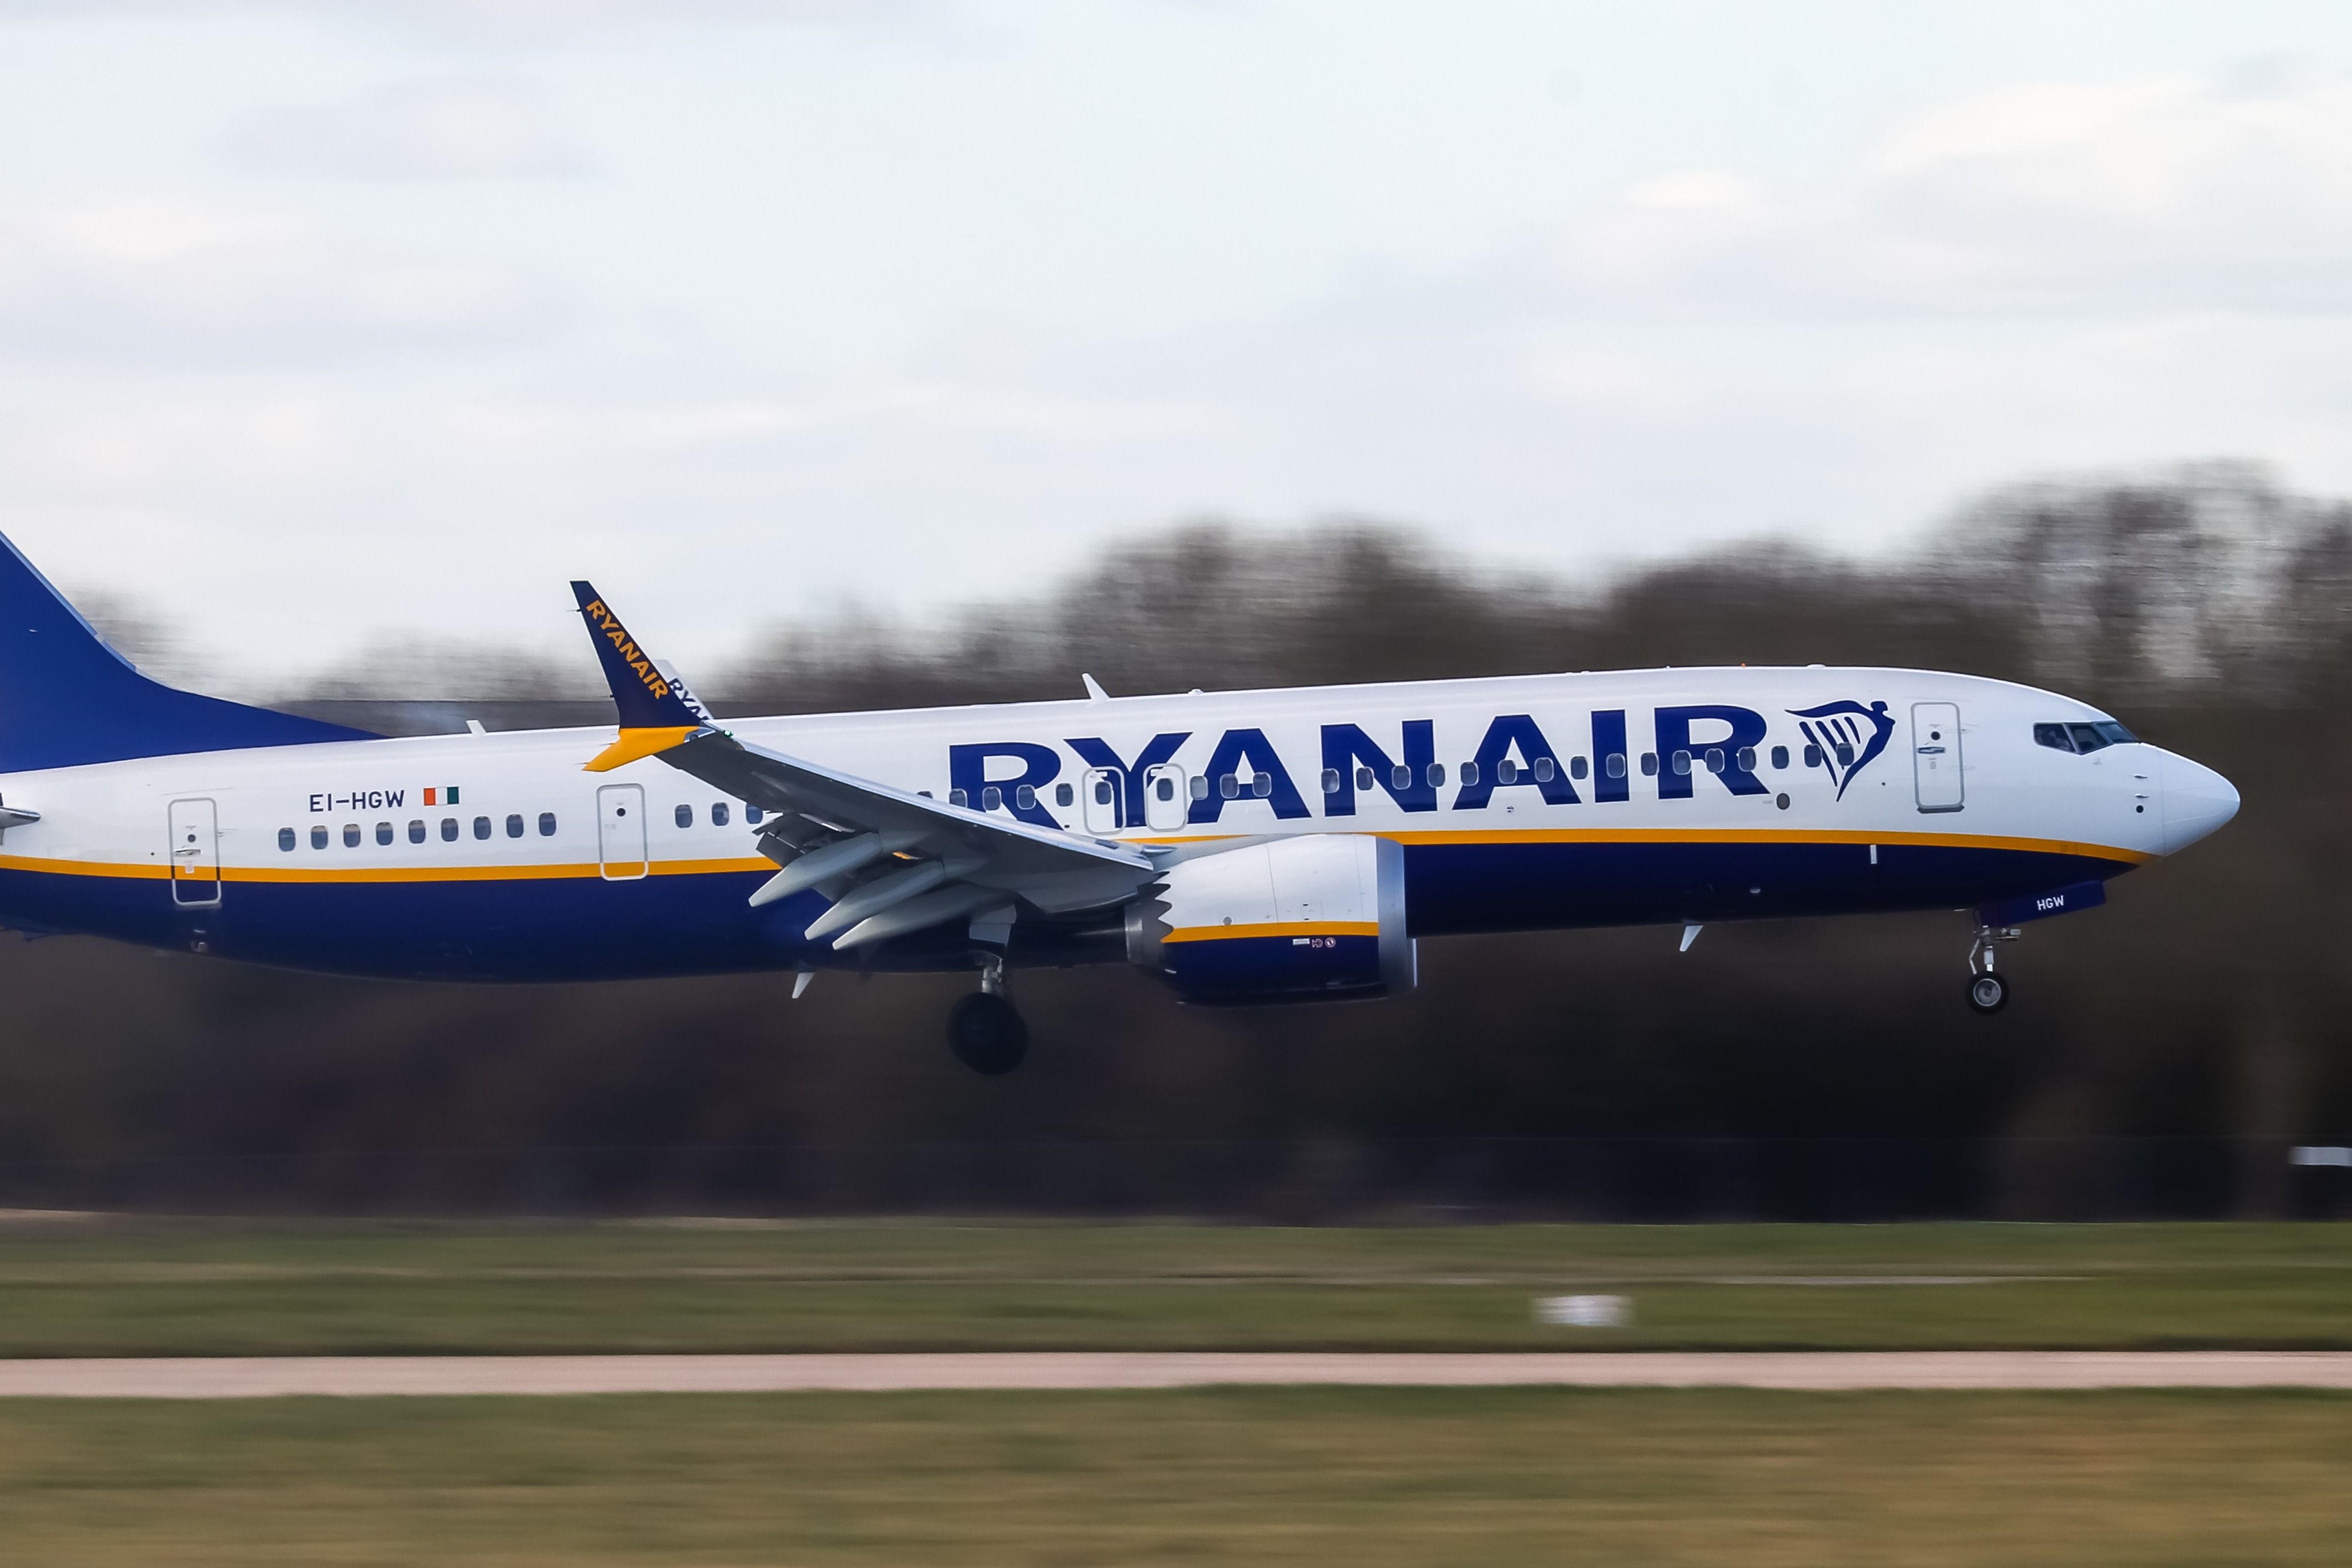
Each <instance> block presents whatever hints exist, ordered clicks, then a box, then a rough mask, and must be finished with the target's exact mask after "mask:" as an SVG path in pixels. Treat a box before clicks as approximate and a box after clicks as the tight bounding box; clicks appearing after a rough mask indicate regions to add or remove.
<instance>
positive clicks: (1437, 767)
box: [1427, 763, 1445, 789]
mask: <svg viewBox="0 0 2352 1568" xmlns="http://www.w3.org/2000/svg"><path fill="white" fill-rule="evenodd" d="M1427 773H1428V778H1429V787H1430V788H1432V789H1443V788H1444V787H1445V764H1444V763H1430V764H1429V767H1428V769H1427Z"/></svg>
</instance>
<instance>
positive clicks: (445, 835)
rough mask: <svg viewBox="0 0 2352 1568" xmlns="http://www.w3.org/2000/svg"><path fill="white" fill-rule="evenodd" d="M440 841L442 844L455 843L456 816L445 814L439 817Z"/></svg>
mask: <svg viewBox="0 0 2352 1568" xmlns="http://www.w3.org/2000/svg"><path fill="white" fill-rule="evenodd" d="M441 842H442V843H444V844H455V843H457V818H456V817H454V816H445V817H443V818H442V819H441Z"/></svg>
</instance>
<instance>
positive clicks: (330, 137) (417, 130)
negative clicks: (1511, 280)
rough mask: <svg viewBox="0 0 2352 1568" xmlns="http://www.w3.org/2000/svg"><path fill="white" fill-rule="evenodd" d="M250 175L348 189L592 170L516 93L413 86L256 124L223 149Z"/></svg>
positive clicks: (498, 88) (505, 85) (275, 113)
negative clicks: (311, 179)
mask: <svg viewBox="0 0 2352 1568" xmlns="http://www.w3.org/2000/svg"><path fill="white" fill-rule="evenodd" d="M227 151H228V153H229V154H230V156H231V157H232V158H233V159H235V160H236V162H238V163H242V164H244V165H246V166H247V167H249V168H253V169H257V170H262V171H265V172H269V173H277V174H319V175H327V176H331V177H341V178H347V179H378V180H417V179H424V180H436V179H545V178H564V177H576V176H579V175H582V174H589V173H591V172H593V167H594V164H593V160H592V159H591V158H590V157H589V156H588V155H587V153H584V152H583V151H582V150H581V149H579V148H578V147H576V146H574V145H572V143H571V142H568V141H567V140H566V139H565V138H564V137H563V136H562V135H561V134H560V133H559V132H557V131H556V130H555V128H554V127H553V125H552V124H551V123H550V121H549V118H548V116H547V113H546V111H545V110H543V109H542V108H541V105H540V104H539V103H538V101H537V100H536V97H535V95H533V94H532V93H531V92H530V89H528V88H526V87H524V86H522V85H520V84H518V83H514V82H503V81H459V82H429V83H410V84H406V85H404V86H400V87H395V88H390V89H383V90H379V91H375V92H371V93H368V94H366V95H364V96H362V97H359V98H355V99H351V100H345V101H343V102H341V103H331V104H320V105H312V106H310V107H305V108H287V109H277V110H269V111H268V112H266V113H263V114H259V115H256V116H255V117H253V118H252V119H250V120H248V121H246V122H245V123H244V124H243V125H241V126H239V127H237V128H236V131H234V132H232V133H231V134H230V136H229V137H228V139H227Z"/></svg>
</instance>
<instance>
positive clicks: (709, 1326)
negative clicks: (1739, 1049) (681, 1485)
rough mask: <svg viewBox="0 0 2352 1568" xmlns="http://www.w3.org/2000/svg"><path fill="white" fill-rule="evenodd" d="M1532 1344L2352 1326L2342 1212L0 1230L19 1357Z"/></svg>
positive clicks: (2318, 1332) (1956, 1338) (2047, 1340)
mask: <svg viewBox="0 0 2352 1568" xmlns="http://www.w3.org/2000/svg"><path fill="white" fill-rule="evenodd" d="M1577 1292H1594V1293H1609V1294H1620V1295H1623V1296H1626V1297H1628V1298H1630V1299H1631V1300H1632V1303H1633V1321H1632V1323H1631V1325H1630V1326H1628V1327H1625V1328H1622V1329H1564V1328H1559V1327H1550V1326H1546V1325H1542V1324H1539V1323H1538V1322H1537V1321H1535V1319H1534V1313H1533V1311H1532V1304H1533V1301H1534V1300H1535V1298H1537V1297H1538V1296H1543V1295H1552V1294H1563V1293H1577ZM1545 1347H1556V1348H1583V1349H1613V1348H1644V1349H1659V1348H1685V1349H1705V1348H1723V1349H1731V1348H1738V1349H1755V1348H1801V1349H1828V1350H1836V1349H1894V1348H1937V1349H1945V1348H1971V1347H2048V1348H2143V1349H2145V1348H2189V1347H2200V1348H2201V1347H2252V1348H2268V1349H2285V1348H2352V1226H2340V1225H2160V1226H2022V1225H1922V1226H1459V1227H1410V1226H1397V1227H1382V1228H1348V1229H1340V1228H1328V1229H1324V1228H1316V1229H1281V1228H1261V1227H1242V1226H1202V1225H1173V1224H1170V1225H1127V1226H1080V1225H1022V1224H1005V1225H979V1224H972V1225H951V1224H936V1223H924V1224H919V1223H870V1222H869V1223H843V1224H785V1225H770V1224H756V1223H742V1222H721V1221H705V1222H692V1221H673V1222H667V1223H607V1224H562V1225H558V1224H523V1223H506V1224H392V1223H363V1222H362V1223H335V1224H327V1223H318V1222H303V1223H262V1222H251V1221H237V1222H230V1221H215V1220H159V1219H135V1220H134V1219H124V1218H96V1217H89V1218H73V1217H65V1218H56V1219H48V1220H39V1219H32V1218H20V1219H17V1220H14V1221H10V1222H5V1223H0V1355H9V1356H46V1355H165V1354H170V1355H207V1354H273V1353H275V1354H295V1353H336V1352H374V1353H398V1352H591V1351H793V1350H953V1349H1022V1348H1034V1349H1049V1348H1050V1349H1129V1348H1164V1349H1217V1348H1266V1349H1273V1348H1286V1349H1288V1348H1296V1349H1374V1350H1376V1349H1450V1350H1478V1349H1496V1350H1500V1349H1528V1348H1545Z"/></svg>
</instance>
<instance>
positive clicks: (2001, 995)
mask: <svg viewBox="0 0 2352 1568" xmlns="http://www.w3.org/2000/svg"><path fill="white" fill-rule="evenodd" d="M2018 934H2019V933H2018V931H2017V928H2016V927H2014V926H1979V927H1978V928H1977V940H1976V944H1975V945H1974V946H1972V947H1970V948H1969V993H1968V994H1969V1006H1971V1007H1973V1008H1975V1009H1976V1010H1977V1011H1978V1012H1979V1013H1983V1014H1986V1015H1988V1016H1990V1015H1991V1014H1994V1013H1998V1012H2000V1010H2001V1009H2002V1008H2003V1007H2006V1006H2008V1005H2009V982H2008V981H2006V980H2004V979H2002V978H2001V977H2000V975H1998V974H1996V973H1993V967H1992V955H1993V949H1994V948H1995V947H1997V946H1999V945H2000V943H2002V942H2015V941H2016V940H2017V938H2018Z"/></svg>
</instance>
